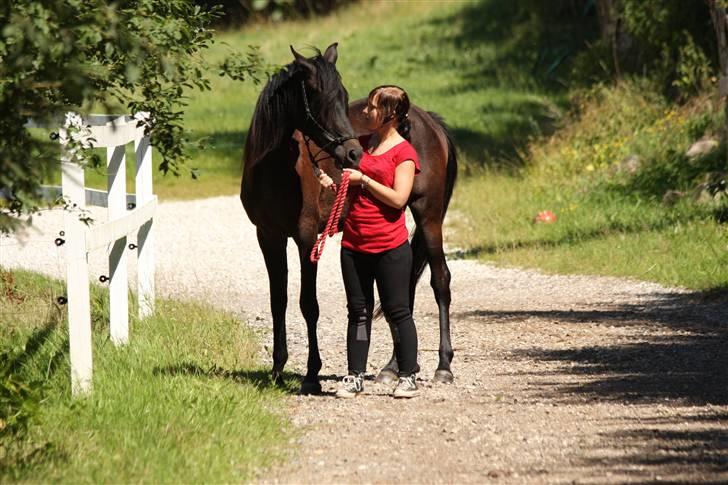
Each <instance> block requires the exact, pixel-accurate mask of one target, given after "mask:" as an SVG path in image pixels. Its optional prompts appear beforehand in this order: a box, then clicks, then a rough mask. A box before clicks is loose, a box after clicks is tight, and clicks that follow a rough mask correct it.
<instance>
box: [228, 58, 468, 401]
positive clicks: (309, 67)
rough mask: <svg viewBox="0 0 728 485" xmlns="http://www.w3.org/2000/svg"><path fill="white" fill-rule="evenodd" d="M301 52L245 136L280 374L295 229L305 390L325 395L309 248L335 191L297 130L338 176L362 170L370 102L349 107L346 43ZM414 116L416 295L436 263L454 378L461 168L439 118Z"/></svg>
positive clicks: (244, 194)
mask: <svg viewBox="0 0 728 485" xmlns="http://www.w3.org/2000/svg"><path fill="white" fill-rule="evenodd" d="M291 51H292V52H293V55H294V61H293V62H292V63H291V64H288V65H287V66H285V68H283V69H282V70H281V71H280V72H279V73H278V74H276V75H274V76H273V77H272V78H271V79H270V81H269V82H268V84H267V85H266V86H265V88H264V89H263V91H262V93H261V95H260V97H259V99H258V103H257V105H256V108H255V112H254V114H253V119H252V120H251V124H250V130H249V132H248V136H247V139H246V142H245V153H244V159H243V164H244V167H243V180H242V184H241V194H240V198H241V200H242V203H243V206H244V208H245V211H246V213H247V214H248V217H249V218H250V220H251V222H252V223H253V224H254V225H255V226H256V228H257V236H258V244H259V246H260V248H261V251H262V252H263V258H264V260H265V265H266V269H267V271H268V278H269V287H270V305H271V313H272V317H273V378H274V380H278V379H280V376H281V374H282V371H283V367H284V366H285V364H286V361H287V359H288V349H287V344H286V322H285V314H286V306H287V304H288V301H287V283H288V267H287V259H286V243H287V239H288V238H289V237H292V238H293V239H294V241H295V242H296V245H297V247H298V252H299V260H300V263H301V293H300V298H299V306H300V309H301V313H302V314H303V318H304V320H305V321H306V328H307V333H308V342H309V349H308V351H309V353H308V362H307V372H306V376H305V377H304V379H303V382H302V385H301V392H302V393H316V392H320V390H321V385H320V383H319V379H318V373H319V371H320V369H321V358H320V355H319V349H318V339H317V335H316V325H317V321H318V317H319V307H318V302H317V299H316V265H314V264H312V263H311V262H310V260H309V258H308V255H309V253H310V251H311V248H312V247H313V245H314V243H315V240H316V235H317V233H319V232H320V231H321V230H322V229H323V227H324V225H325V223H326V220H327V218H328V213H329V211H330V208H331V205H332V203H333V200H334V197H333V195H332V192H331V191H322V190H320V187H319V186H318V182H317V181H316V179H315V177H314V175H313V168H312V167H310V166H309V167H306V166H303V167H302V166H300V165H299V166H296V162H297V160H298V157H299V149H298V144H297V143H296V142H294V141H293V140H292V136H293V133H294V131H295V130H299V131H300V132H301V133H303V134H304V136H306V137H308V138H310V140H311V141H312V143H311V146H312V147H313V153H315V155H313V156H314V158H315V159H319V158H320V157H319V156H318V151H319V150H318V149H317V148H316V146H318V147H321V148H322V149H323V151H322V152H321V154H322V155H323V156H324V157H325V158H326V159H322V160H320V161H318V162H317V160H312V162H313V163H314V164H317V163H320V164H321V167H322V168H323V169H324V170H326V171H327V172H328V173H329V175H331V176H332V178H334V180H335V181H336V182H338V181H339V180H340V176H341V168H342V167H353V168H357V167H358V165H359V160H360V158H361V154H362V150H361V146H360V145H359V143H358V141H357V140H356V138H355V137H354V133H355V132H354V126H352V122H353V124H354V125H355V126H361V125H362V124H361V108H362V107H363V104H361V102H355V103H353V104H352V105H351V107H350V108H349V107H348V106H347V105H348V94H347V92H346V89H345V88H344V86H343V85H342V84H341V78H340V76H339V74H338V72H337V70H336V65H335V64H336V60H337V57H338V52H337V45H336V44H332V45H331V46H329V47H328V48H327V49H326V51H325V52H324V54H319V55H316V56H314V57H312V58H305V57H303V56H301V55H300V54H298V53H297V52H296V51H295V50H293V48H291ZM347 113H349V114H350V115H351V120H350V119H349V117H348V116H347ZM410 119H411V120H412V141H413V145H414V146H415V148H416V149H417V152H418V154H419V156H420V160H421V162H422V172H421V173H420V174H419V175H418V176H417V178H416V181H415V186H414V189H413V193H412V196H411V199H410V201H409V206H410V209H411V210H412V213H413V215H414V216H415V220H416V222H417V224H418V226H417V230H416V232H415V235H414V239H413V241H412V244H413V253H414V263H415V264H414V265H413V272H412V275H411V286H410V291H411V294H412V295H413V296H414V288H415V284H416V282H417V279H418V278H419V276H420V275H421V273H422V271H423V270H424V267H425V265H426V264H427V262H429V263H430V267H431V272H432V281H431V282H432V286H433V289H434V290H435V297H436V299H437V302H438V306H439V309H440V363H439V365H438V370H437V372H436V374H435V379H436V380H438V381H441V382H450V381H451V380H452V373H451V372H450V362H451V360H452V356H453V352H452V345H451V342H450V324H449V304H450V289H449V283H450V272H449V270H448V268H447V264H446V262H445V257H444V253H443V250H442V221H443V218H444V216H445V211H446V209H447V204H448V201H449V199H450V195H451V194H452V188H453V186H454V183H455V175H456V173H457V166H456V159H455V150H454V147H453V144H452V140H451V139H450V138H449V135H448V133H447V131H446V129H445V127H444V125H443V124H442V123H441V122H440V121H439V119H438V118H437V117H436V116H433V115H431V114H429V113H427V112H425V111H422V110H420V109H419V108H416V107H412V109H411V111H410ZM302 158H307V157H302ZM309 158H310V157H309ZM332 161H333V163H331V162H332ZM345 210H346V209H345ZM413 301H414V300H413ZM391 372H396V359H392V361H390V363H389V364H387V366H386V367H385V368H384V369H383V373H384V374H383V375H387V374H389V373H391Z"/></svg>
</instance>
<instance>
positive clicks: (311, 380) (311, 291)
mask: <svg viewBox="0 0 728 485" xmlns="http://www.w3.org/2000/svg"><path fill="white" fill-rule="evenodd" d="M314 236H315V233H314ZM306 239H308V238H306ZM312 240H313V238H312ZM296 242H297V243H298V253H299V258H300V261H301V295H300V299H299V305H300V307H301V313H302V314H303V318H304V320H306V330H307V332H308V364H307V371H306V377H304V379H303V382H302V383H301V394H319V393H320V392H321V383H320V382H319V377H318V375H319V371H320V370H321V355H320V353H319V346H318V336H317V335H316V326H317V325H318V319H319V305H318V300H317V299H316V265H315V264H313V263H311V261H310V260H309V255H310V253H311V248H312V247H313V243H309V244H306V243H304V242H301V241H296Z"/></svg>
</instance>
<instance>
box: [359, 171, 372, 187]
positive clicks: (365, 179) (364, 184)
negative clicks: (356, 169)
mask: <svg viewBox="0 0 728 485" xmlns="http://www.w3.org/2000/svg"><path fill="white" fill-rule="evenodd" d="M371 181H372V179H371V178H369V177H367V176H366V175H362V177H361V188H362V190H366V189H367V186H368V185H369V182H371Z"/></svg>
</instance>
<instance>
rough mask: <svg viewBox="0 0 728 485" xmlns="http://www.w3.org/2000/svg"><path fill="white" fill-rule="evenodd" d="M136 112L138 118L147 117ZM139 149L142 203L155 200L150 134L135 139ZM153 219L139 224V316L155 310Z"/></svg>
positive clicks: (139, 197)
mask: <svg viewBox="0 0 728 485" xmlns="http://www.w3.org/2000/svg"><path fill="white" fill-rule="evenodd" d="M146 116H147V115H146V114H140V115H139V116H137V117H136V118H137V120H139V119H143V118H144V117H146ZM134 149H135V152H136V203H137V206H139V207H141V206H143V205H144V204H146V203H147V202H149V201H150V200H152V198H153V195H152V145H151V142H150V140H149V137H146V136H145V137H143V138H141V139H137V140H134ZM153 225H154V220H153V219H150V220H148V221H147V222H145V223H144V224H143V225H142V226H140V227H139V232H138V233H137V255H138V256H137V299H138V301H139V318H140V319H144V318H146V317H148V316H150V315H152V314H153V313H154V231H153V229H154V227H153Z"/></svg>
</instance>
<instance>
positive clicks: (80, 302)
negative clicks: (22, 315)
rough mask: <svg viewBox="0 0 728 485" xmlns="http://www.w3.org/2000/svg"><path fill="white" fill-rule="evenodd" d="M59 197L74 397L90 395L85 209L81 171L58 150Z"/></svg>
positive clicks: (91, 370)
mask: <svg viewBox="0 0 728 485" xmlns="http://www.w3.org/2000/svg"><path fill="white" fill-rule="evenodd" d="M61 184H62V187H63V197H64V199H65V200H66V202H67V203H68V204H69V205H70V208H69V209H68V210H66V212H65V214H64V226H65V237H66V286H67V290H66V291H67V293H66V300H67V305H68V335H69V346H70V358H71V389H72V391H73V394H74V395H78V394H85V393H88V392H90V391H91V385H92V381H91V376H92V374H93V355H92V350H91V303H90V296H89V278H88V253H87V252H86V228H85V227H84V223H83V222H82V221H81V220H79V211H81V210H84V208H85V207H86V193H85V190H84V174H83V167H81V166H80V165H78V164H76V163H74V162H73V160H72V159H71V157H70V156H69V155H68V154H67V153H66V152H65V150H63V148H61Z"/></svg>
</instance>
